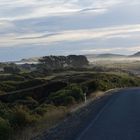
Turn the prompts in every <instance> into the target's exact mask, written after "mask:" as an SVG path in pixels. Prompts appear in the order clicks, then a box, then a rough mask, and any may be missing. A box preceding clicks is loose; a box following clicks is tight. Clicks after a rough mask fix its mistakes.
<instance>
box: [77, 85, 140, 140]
mask: <svg viewBox="0 0 140 140" xmlns="http://www.w3.org/2000/svg"><path fill="white" fill-rule="evenodd" d="M119 93H120V94H118V95H117V96H115V98H112V99H111V100H110V101H109V102H108V103H107V104H106V105H105V106H104V108H103V109H102V110H101V111H100V112H99V114H98V115H97V117H96V118H95V119H94V120H93V121H92V122H91V123H90V124H89V125H88V127H87V128H85V130H84V131H83V132H82V133H81V134H80V135H79V136H78V138H77V139H76V140H140V88H133V89H124V90H121V91H119Z"/></svg>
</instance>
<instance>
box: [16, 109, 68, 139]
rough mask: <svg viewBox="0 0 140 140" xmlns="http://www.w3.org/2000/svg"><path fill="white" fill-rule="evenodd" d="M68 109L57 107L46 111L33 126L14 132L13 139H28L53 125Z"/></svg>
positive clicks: (61, 118) (63, 116) (64, 115)
mask: <svg viewBox="0 0 140 140" xmlns="http://www.w3.org/2000/svg"><path fill="white" fill-rule="evenodd" d="M67 113H68V111H67V109H66V108H65V107H58V108H54V109H51V110H50V111H49V112H47V113H46V114H45V115H44V116H43V117H42V118H41V119H40V120H39V121H38V122H37V123H36V124H35V125H34V126H29V127H26V129H24V130H22V131H19V132H17V133H16V136H15V137H14V139H15V140H30V139H31V138H33V137H36V136H37V135H39V134H41V133H43V132H44V131H46V130H47V129H49V128H51V127H53V126H55V125H56V124H57V123H59V122H60V121H61V120H63V119H64V118H65V117H66V115H67Z"/></svg>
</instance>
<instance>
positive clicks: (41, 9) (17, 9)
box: [0, 0, 122, 20]
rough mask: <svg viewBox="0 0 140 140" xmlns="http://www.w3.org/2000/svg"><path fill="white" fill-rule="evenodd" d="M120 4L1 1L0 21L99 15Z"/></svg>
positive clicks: (112, 1) (87, 0)
mask: <svg viewBox="0 0 140 140" xmlns="http://www.w3.org/2000/svg"><path fill="white" fill-rule="evenodd" d="M121 2H122V1H121V0H117V1H116V0H106V1H102V0H95V1H92V0H69V1H66V0H41V1H40V0H30V1H29V0H20V1H19V0H6V1H4V0H2V1H1V3H0V6H1V9H0V19H1V20H21V19H28V18H36V17H43V16H52V15H61V14H69V13H72V12H85V11H86V12H87V11H90V12H91V11H92V12H98V13H99V12H105V11H106V10H107V9H108V8H110V7H112V6H114V5H117V4H119V3H121ZM93 9H96V10H93ZM97 9H98V10H97Z"/></svg>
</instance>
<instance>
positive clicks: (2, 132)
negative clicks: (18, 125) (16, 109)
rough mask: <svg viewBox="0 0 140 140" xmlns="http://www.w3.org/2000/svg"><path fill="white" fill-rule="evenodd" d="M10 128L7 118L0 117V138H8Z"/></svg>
mask: <svg viewBox="0 0 140 140" xmlns="http://www.w3.org/2000/svg"><path fill="white" fill-rule="evenodd" d="M11 132H12V128H11V126H10V124H9V122H8V121H7V120H4V119H3V118H1V117H0V140H9V139H10V136H11Z"/></svg>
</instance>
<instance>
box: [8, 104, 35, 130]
mask: <svg viewBox="0 0 140 140" xmlns="http://www.w3.org/2000/svg"><path fill="white" fill-rule="evenodd" d="M36 121H37V118H36V116H35V115H31V113H30V112H29V110H28V109H27V108H25V107H23V106H18V107H15V108H14V109H13V110H12V115H11V118H10V123H11V124H12V126H14V127H21V128H22V127H25V126H27V125H30V124H34V123H35V122H36Z"/></svg>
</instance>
